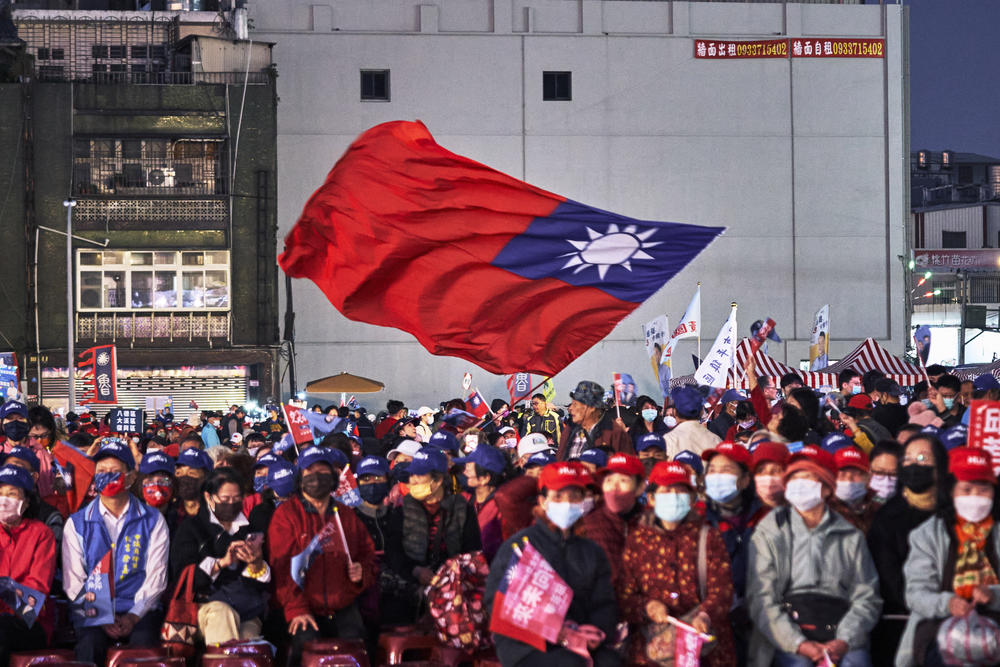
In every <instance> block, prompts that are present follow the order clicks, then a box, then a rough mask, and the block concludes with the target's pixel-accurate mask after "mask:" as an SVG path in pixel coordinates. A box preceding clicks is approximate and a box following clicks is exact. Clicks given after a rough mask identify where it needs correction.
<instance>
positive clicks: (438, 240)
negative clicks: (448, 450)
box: [279, 121, 723, 376]
mask: <svg viewBox="0 0 1000 667" xmlns="http://www.w3.org/2000/svg"><path fill="white" fill-rule="evenodd" d="M722 231H723V228H721V227H701V226H697V225H689V224H681V223H674V222H658V221H650V220H637V219H634V218H629V217H626V216H623V215H618V214H616V213H611V212H609V211H603V210H601V209H597V208H593V207H591V206H587V205H585V204H581V203H578V202H575V201H571V200H568V199H566V198H565V197H562V196H560V195H557V194H553V193H551V192H546V191H545V190H542V189H540V188H537V187H535V186H533V185H530V184H528V183H525V182H523V181H520V180H517V179H515V178H512V177H511V176H508V175H506V174H503V173H501V172H499V171H496V170H495V169H491V168H490V167H487V166H485V165H483V164H480V163H478V162H475V161H474V160H470V159H469V158H466V157H463V156H461V155H456V154H455V153H452V152H450V151H448V150H446V149H444V148H442V147H441V146H439V145H438V144H437V143H435V141H434V137H432V136H431V134H430V132H428V130H427V128H426V127H425V126H424V125H423V124H422V123H420V122H406V121H394V122H389V123H383V124H381V125H377V126H375V127H373V128H371V129H369V130H368V131H366V132H365V133H363V134H362V135H361V136H360V137H358V138H357V139H356V140H355V142H354V143H353V144H352V145H351V146H350V147H349V148H348V149H347V152H346V153H344V155H343V156H342V157H341V158H340V160H339V161H338V162H337V164H336V165H335V166H334V167H333V169H332V170H331V171H330V173H329V175H328V176H327V178H326V182H325V183H324V184H323V185H322V186H321V187H320V188H319V190H317V191H316V193H315V194H313V196H312V197H311V198H310V199H309V202H308V203H307V204H306V206H305V208H304V210H303V211H302V215H301V216H300V218H299V220H298V222H296V224H295V226H294V227H293V228H292V231H291V232H290V233H289V235H288V236H287V237H286V239H285V251H284V252H283V253H282V254H281V257H280V258H279V263H280V264H281V267H282V269H283V270H284V271H285V273H286V274H287V275H288V276H290V277H293V278H309V279H311V280H312V281H314V282H315V283H316V285H317V286H318V287H319V288H320V289H321V290H322V291H323V292H324V293H325V294H326V296H327V298H328V299H329V300H330V302H331V303H333V305H334V306H335V307H336V308H337V309H338V310H339V311H340V312H341V313H342V314H343V315H344V316H345V317H347V318H349V319H352V320H357V321H360V322H367V323H370V324H377V325H381V326H388V327H394V328H397V329H402V330H403V331H407V332H409V333H411V334H413V335H414V336H415V337H416V338H417V340H418V341H419V342H420V344H421V345H423V346H424V347H425V348H426V349H427V350H428V351H429V352H431V353H432V354H439V355H445V356H455V357H460V358H462V359H466V360H468V361H471V362H473V363H475V364H477V365H479V366H480V367H481V368H483V369H485V370H487V371H490V372H492V373H496V374H498V375H506V374H509V373H519V372H530V373H537V374H540V375H549V376H551V375H555V374H556V373H558V372H559V371H560V370H562V369H563V368H565V367H566V366H567V365H568V364H569V363H570V362H572V361H573V360H574V359H576V358H577V357H579V356H580V355H581V354H583V353H584V352H585V351H587V350H588V349H590V347H592V346H593V345H594V344H595V343H597V342H598V341H599V340H601V339H603V338H604V337H605V336H606V335H607V334H608V333H610V332H611V330H612V329H613V328H614V327H615V325H616V324H618V322H620V321H621V320H622V319H623V318H624V317H625V316H626V315H628V314H629V313H631V312H632V311H634V310H635V309H636V308H638V307H639V305H640V304H641V303H642V302H644V301H645V300H646V299H648V298H649V297H650V296H652V295H653V294H654V293H655V292H656V291H657V290H659V289H660V288H661V287H662V286H663V285H664V284H665V283H666V282H667V281H668V280H670V279H671V278H672V277H674V276H675V275H676V274H677V273H678V272H679V271H681V269H683V268H684V267H685V266H686V265H687V264H688V263H689V262H690V261H691V260H692V259H694V258H695V257H696V256H697V255H698V254H699V253H700V252H701V251H702V250H704V249H705V248H706V247H707V246H708V245H709V244H710V243H711V242H712V241H713V240H714V239H715V237H716V236H718V235H719V234H721V233H722ZM400 304H407V305H406V306H405V307H401V306H400ZM469 322H476V323H477V326H475V327H471V328H470V327H469Z"/></svg>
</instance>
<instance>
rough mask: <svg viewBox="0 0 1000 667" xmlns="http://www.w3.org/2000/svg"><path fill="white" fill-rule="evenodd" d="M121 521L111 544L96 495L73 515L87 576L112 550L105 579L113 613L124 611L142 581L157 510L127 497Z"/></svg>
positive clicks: (129, 605) (128, 606)
mask: <svg viewBox="0 0 1000 667" xmlns="http://www.w3.org/2000/svg"><path fill="white" fill-rule="evenodd" d="M129 499H130V501H131V502H130V503H129V506H128V510H126V516H125V522H124V523H123V524H122V529H121V532H120V533H119V535H118V543H117V544H114V545H112V544H111V537H110V535H108V529H107V528H105V526H104V519H103V518H101V513H100V510H99V504H100V502H101V499H100V498H96V499H94V501H93V502H91V503H90V504H89V505H87V506H86V507H84V508H83V509H81V510H80V511H78V512H77V513H76V514H74V515H73V517H72V519H73V526H74V528H76V531H77V533H78V534H79V535H80V543H81V544H82V545H83V553H84V557H85V558H86V563H85V564H84V569H85V571H86V572H87V574H88V575H89V574H90V573H91V572H93V571H94V568H95V567H97V565H98V563H100V562H101V559H102V558H104V556H105V554H107V553H108V551H111V550H112V549H113V551H114V553H113V557H112V559H111V572H110V573H109V575H108V578H109V579H110V580H111V581H112V582H114V583H113V586H114V591H115V599H114V613H116V614H127V613H128V612H129V610H131V609H132V606H133V605H134V603H135V594H136V592H137V591H138V590H139V588H141V587H142V584H143V582H144V581H146V556H147V554H148V553H149V538H150V536H151V535H152V534H153V528H154V527H155V526H156V519H157V516H158V512H157V511H156V510H154V509H152V508H150V507H149V506H147V505H146V504H145V503H144V502H142V501H140V500H139V499H138V498H136V497H135V496H130V498H129Z"/></svg>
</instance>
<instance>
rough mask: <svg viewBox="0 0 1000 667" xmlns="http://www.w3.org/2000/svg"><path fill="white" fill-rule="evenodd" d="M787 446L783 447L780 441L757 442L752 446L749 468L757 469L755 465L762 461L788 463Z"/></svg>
mask: <svg viewBox="0 0 1000 667" xmlns="http://www.w3.org/2000/svg"><path fill="white" fill-rule="evenodd" d="M788 457H789V454H788V447H785V446H784V445H783V444H781V443H780V442H770V441H766V440H765V441H764V442H758V443H757V446H756V447H754V450H753V454H752V460H751V466H750V468H751V470H757V467H758V466H760V464H762V463H780V464H781V465H783V466H784V465H788Z"/></svg>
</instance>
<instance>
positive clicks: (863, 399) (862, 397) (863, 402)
mask: <svg viewBox="0 0 1000 667" xmlns="http://www.w3.org/2000/svg"><path fill="white" fill-rule="evenodd" d="M847 407H849V408H854V409H855V410H871V409H872V407H873V406H872V399H870V398H868V394H858V395H856V396H851V400H849V401H847Z"/></svg>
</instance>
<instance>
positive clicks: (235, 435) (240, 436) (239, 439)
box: [229, 433, 243, 442]
mask: <svg viewBox="0 0 1000 667" xmlns="http://www.w3.org/2000/svg"><path fill="white" fill-rule="evenodd" d="M229 442H243V434H242V433H233V434H232V435H231V436H229Z"/></svg>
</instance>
